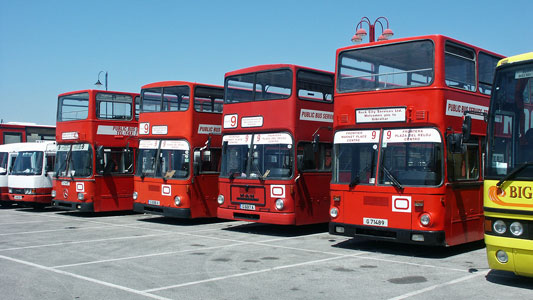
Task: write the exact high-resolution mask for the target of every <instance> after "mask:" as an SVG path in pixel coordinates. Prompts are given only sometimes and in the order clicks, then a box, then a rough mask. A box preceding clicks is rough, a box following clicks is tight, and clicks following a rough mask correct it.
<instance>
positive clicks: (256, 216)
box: [217, 207, 298, 225]
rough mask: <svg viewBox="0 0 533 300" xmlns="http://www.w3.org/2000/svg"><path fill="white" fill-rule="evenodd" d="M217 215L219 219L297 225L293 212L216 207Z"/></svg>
mask: <svg viewBox="0 0 533 300" xmlns="http://www.w3.org/2000/svg"><path fill="white" fill-rule="evenodd" d="M217 217H218V218H220V219H227V220H239V221H248V222H257V223H264V224H276V225H298V224H297V222H296V214H294V213H282V212H275V213H273V212H264V211H249V210H237V209H229V208H221V207H219V208H217Z"/></svg>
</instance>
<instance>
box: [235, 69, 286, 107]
mask: <svg viewBox="0 0 533 300" xmlns="http://www.w3.org/2000/svg"><path fill="white" fill-rule="evenodd" d="M292 76H293V75H292V71H291V70H289V69H281V70H272V71H265V72H258V73H252V74H243V75H235V76H230V77H227V78H226V84H225V103H240V102H250V101H262V100H276V99H287V98H289V97H290V95H291V93H292Z"/></svg>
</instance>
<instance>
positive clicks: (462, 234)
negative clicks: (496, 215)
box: [446, 137, 483, 245]
mask: <svg viewBox="0 0 533 300" xmlns="http://www.w3.org/2000/svg"><path fill="white" fill-rule="evenodd" d="M479 144H480V138H479V137H476V138H472V139H470V140H469V141H465V142H463V143H462V145H461V146H460V147H459V149H453V147H452V146H450V144H448V147H447V148H448V151H447V156H448V157H447V160H446V163H447V171H448V181H449V183H448V184H447V185H446V199H447V200H446V202H447V203H446V207H447V210H448V211H447V213H448V214H449V215H450V216H451V218H447V220H449V222H451V224H448V225H450V226H446V228H447V232H446V237H447V243H448V244H452V245H455V244H459V243H465V242H468V241H473V240H479V239H482V238H483V232H481V231H480V230H479V228H482V227H483V211H482V207H483V205H482V202H483V190H482V185H483V183H482V182H481V181H479V179H480V178H479V176H480V168H481V166H480V165H481V164H480V161H481V153H480V146H479ZM450 150H452V151H450Z"/></svg>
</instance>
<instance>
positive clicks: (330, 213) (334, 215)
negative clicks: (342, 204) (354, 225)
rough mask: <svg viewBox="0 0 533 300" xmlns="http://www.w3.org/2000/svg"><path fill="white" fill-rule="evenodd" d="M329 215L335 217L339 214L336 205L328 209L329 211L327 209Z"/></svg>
mask: <svg viewBox="0 0 533 300" xmlns="http://www.w3.org/2000/svg"><path fill="white" fill-rule="evenodd" d="M329 215H330V216H331V217H332V218H336V217H337V216H338V215H339V209H338V208H336V207H333V208H332V209H330V211H329Z"/></svg>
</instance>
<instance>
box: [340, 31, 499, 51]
mask: <svg viewBox="0 0 533 300" xmlns="http://www.w3.org/2000/svg"><path fill="white" fill-rule="evenodd" d="M424 39H428V40H444V39H446V40H450V41H452V42H455V43H459V44H462V45H464V46H467V47H470V48H474V49H477V50H482V51H483V52H485V53H487V54H491V55H494V56H501V57H504V56H503V55H501V54H498V53H495V52H492V51H489V50H486V49H483V48H480V47H478V46H474V45H472V44H469V43H465V42H463V41H460V40H457V39H454V38H451V37H448V36H445V35H441V34H432V35H422V36H413V37H405V38H398V39H390V40H385V41H378V42H372V43H363V44H358V45H350V46H346V47H342V48H339V49H337V53H338V52H341V51H344V50H349V49H354V48H364V47H369V46H377V45H386V44H392V43H401V42H408V41H416V40H424Z"/></svg>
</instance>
